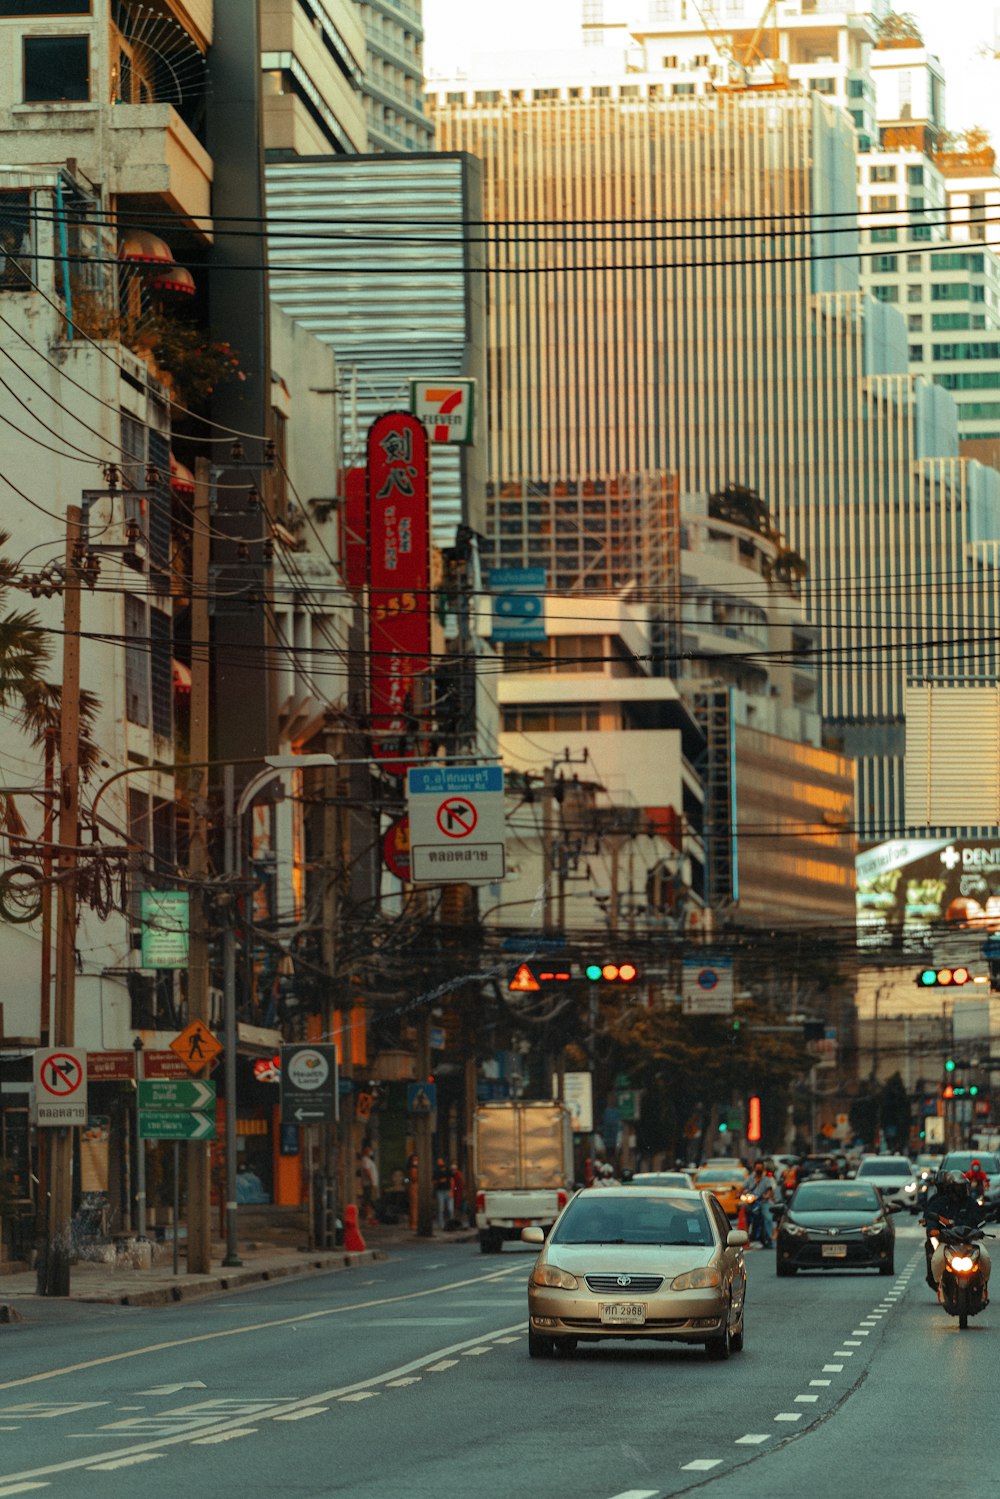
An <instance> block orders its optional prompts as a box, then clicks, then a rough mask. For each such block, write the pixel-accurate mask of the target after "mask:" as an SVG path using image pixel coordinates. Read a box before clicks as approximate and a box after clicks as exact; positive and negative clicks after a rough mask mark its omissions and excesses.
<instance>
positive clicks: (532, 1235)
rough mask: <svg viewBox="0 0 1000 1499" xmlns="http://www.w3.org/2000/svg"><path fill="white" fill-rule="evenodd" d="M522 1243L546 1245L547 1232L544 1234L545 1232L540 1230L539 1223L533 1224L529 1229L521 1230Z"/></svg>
mask: <svg viewBox="0 0 1000 1499" xmlns="http://www.w3.org/2000/svg"><path fill="white" fill-rule="evenodd" d="M521 1243H522V1244H544V1243H545V1232H544V1230H543V1229H540V1228H539V1227H538V1224H537V1223H533V1224H532V1225H531V1226H530V1227H529V1228H522V1230H521Z"/></svg>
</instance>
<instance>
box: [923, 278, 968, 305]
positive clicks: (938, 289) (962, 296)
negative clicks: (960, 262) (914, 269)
mask: <svg viewBox="0 0 1000 1499" xmlns="http://www.w3.org/2000/svg"><path fill="white" fill-rule="evenodd" d="M969 290H970V288H969V286H968V284H967V283H966V282H962V281H935V282H933V283H932V285H931V301H932V302H967V301H968V300H969Z"/></svg>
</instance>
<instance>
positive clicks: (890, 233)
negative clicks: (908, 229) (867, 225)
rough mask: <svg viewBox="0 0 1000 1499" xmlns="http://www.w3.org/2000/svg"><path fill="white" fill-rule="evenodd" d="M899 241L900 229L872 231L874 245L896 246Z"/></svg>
mask: <svg viewBox="0 0 1000 1499" xmlns="http://www.w3.org/2000/svg"><path fill="white" fill-rule="evenodd" d="M898 239H899V230H898V229H873V230H872V231H871V242H872V244H873V245H894V244H895V243H896V241H897V240H898Z"/></svg>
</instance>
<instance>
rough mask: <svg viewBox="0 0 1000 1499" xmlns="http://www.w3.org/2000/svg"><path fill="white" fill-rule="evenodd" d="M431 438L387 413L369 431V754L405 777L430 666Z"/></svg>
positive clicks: (408, 420)
mask: <svg viewBox="0 0 1000 1499" xmlns="http://www.w3.org/2000/svg"><path fill="white" fill-rule="evenodd" d="M430 582H431V577H430V511H429V493H428V466H427V435H426V433H425V432H424V428H423V425H422V423H421V422H420V421H418V419H417V418H416V417H415V416H410V414H409V413H408V412H405V411H390V412H388V413H387V414H386V415H385V416H380V417H379V418H378V420H377V421H375V422H373V423H372V425H371V427H370V428H369V429H368V585H369V593H368V642H369V654H370V667H369V704H370V714H371V734H372V753H373V755H374V756H375V758H376V759H377V760H378V761H379V763H380V764H381V765H382V768H383V769H384V770H387V771H389V773H390V774H391V775H403V774H404V773H405V771H406V761H407V760H409V759H412V758H413V757H414V756H415V755H416V754H417V752H418V750H417V744H416V738H415V733H414V730H415V724H416V720H417V719H418V718H419V717H420V714H421V708H423V711H424V713H426V711H427V707H428V706H429V705H422V704H420V703H419V702H418V701H417V694H418V692H419V690H420V689H419V686H418V683H417V679H418V677H420V676H422V675H424V674H426V672H427V670H428V667H429V665H430V652H431V617H430Z"/></svg>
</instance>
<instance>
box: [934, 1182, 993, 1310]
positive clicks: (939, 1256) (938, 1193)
mask: <svg viewBox="0 0 1000 1499" xmlns="http://www.w3.org/2000/svg"><path fill="white" fill-rule="evenodd" d="M996 1216H997V1208H996V1206H995V1204H992V1203H991V1204H990V1205H989V1206H987V1205H985V1204H983V1203H980V1202H978V1201H977V1199H976V1197H975V1194H974V1193H973V1190H972V1183H971V1182H970V1181H969V1179H968V1177H966V1176H963V1175H962V1173H961V1172H960V1171H939V1172H938V1174H937V1176H936V1177H935V1178H934V1191H933V1193H931V1194H930V1196H928V1198H927V1201H926V1203H925V1204H924V1216H923V1218H922V1219H921V1222H922V1223H924V1224H925V1226H926V1227H927V1229H928V1239H929V1235H930V1231H931V1229H932V1228H934V1227H936V1226H937V1225H939V1224H941V1223H948V1222H950V1223H957V1224H960V1225H961V1226H962V1227H963V1228H980V1227H981V1226H982V1224H984V1223H989V1222H990V1221H992V1220H994V1219H995V1218H996ZM929 1263H930V1273H931V1276H932V1278H933V1280H934V1284H935V1286H936V1287H937V1292H938V1297H939V1298H940V1295H941V1274H942V1272H943V1270H944V1245H943V1244H938V1247H937V1248H936V1249H935V1250H934V1252H933V1254H931V1255H930V1257H929ZM979 1263H980V1267H981V1269H982V1275H983V1284H984V1286H985V1287H986V1292H987V1294H986V1301H987V1303H988V1302H989V1281H990V1271H991V1269H992V1268H993V1267H992V1264H991V1263H990V1257H989V1254H988V1253H987V1251H986V1246H985V1245H984V1244H982V1243H981V1244H980V1245H979Z"/></svg>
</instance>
